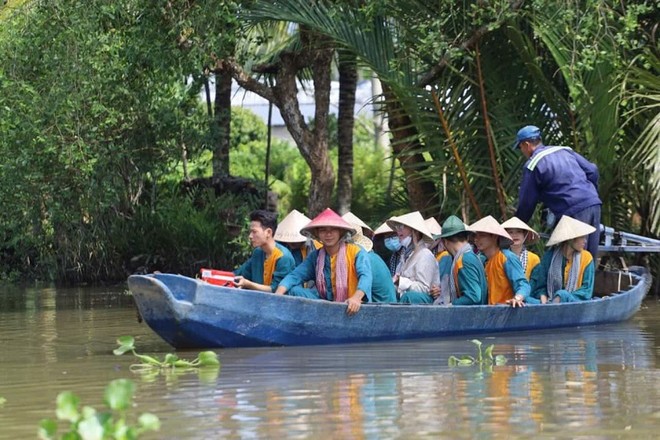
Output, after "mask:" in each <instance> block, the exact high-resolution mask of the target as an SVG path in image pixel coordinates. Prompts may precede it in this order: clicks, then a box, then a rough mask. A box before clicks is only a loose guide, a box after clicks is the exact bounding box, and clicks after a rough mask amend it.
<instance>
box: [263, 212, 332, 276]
mask: <svg viewBox="0 0 660 440" xmlns="http://www.w3.org/2000/svg"><path fill="white" fill-rule="evenodd" d="M309 222H311V220H310V219H309V217H307V216H306V215H305V214H303V213H301V212H299V211H298V210H296V209H294V210H293V211H291V212H290V213H289V214H287V216H286V217H284V219H282V221H281V222H280V224H279V226H278V227H277V232H276V233H275V237H274V238H275V241H277V242H278V243H282V244H283V245H284V246H286V247H287V248H289V250H290V251H291V255H293V259H294V260H295V261H296V266H297V265H299V264H300V263H302V261H303V260H304V259H305V258H307V255H309V254H310V253H311V252H312V251H313V250H314V249H318V248H320V247H321V243H319V242H318V241H316V240H312V239H310V238H309V237H305V236H304V235H302V234H301V233H300V230H301V229H302V228H304V227H305V226H307V225H308V224H309Z"/></svg>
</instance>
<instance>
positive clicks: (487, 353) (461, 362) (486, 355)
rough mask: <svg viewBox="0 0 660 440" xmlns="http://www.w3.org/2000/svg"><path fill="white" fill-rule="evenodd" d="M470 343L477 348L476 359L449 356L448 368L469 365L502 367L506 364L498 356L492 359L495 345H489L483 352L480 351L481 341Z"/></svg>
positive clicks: (503, 359) (501, 357)
mask: <svg viewBox="0 0 660 440" xmlns="http://www.w3.org/2000/svg"><path fill="white" fill-rule="evenodd" d="M470 342H472V343H473V344H474V345H476V346H477V357H476V358H474V357H472V356H469V355H465V356H462V357H460V358H458V357H456V356H449V360H448V363H449V366H450V367H456V366H461V367H462V366H470V365H475V364H477V365H504V364H506V358H505V357H504V356H503V355H501V354H498V355H497V356H495V357H493V348H494V347H495V345H489V346H488V347H486V349H485V350H483V352H482V350H481V345H482V343H481V341H480V340H478V339H473V340H472V341H470Z"/></svg>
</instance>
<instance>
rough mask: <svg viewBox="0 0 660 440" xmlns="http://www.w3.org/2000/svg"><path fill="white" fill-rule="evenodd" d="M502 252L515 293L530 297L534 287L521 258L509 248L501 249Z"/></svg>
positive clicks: (505, 267)
mask: <svg viewBox="0 0 660 440" xmlns="http://www.w3.org/2000/svg"><path fill="white" fill-rule="evenodd" d="M501 252H502V253H503V254H504V256H505V257H506V262H505V263H504V273H505V274H506V277H507V278H508V279H509V282H510V283H511V288H512V289H513V294H514V295H522V296H523V298H525V299H527V298H529V295H530V294H531V292H532V288H531V286H530V284H529V281H527V276H526V275H525V270H524V269H523V267H522V263H521V262H520V258H518V256H517V255H516V254H514V253H513V252H512V251H510V250H509V249H501Z"/></svg>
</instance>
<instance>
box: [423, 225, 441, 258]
mask: <svg viewBox="0 0 660 440" xmlns="http://www.w3.org/2000/svg"><path fill="white" fill-rule="evenodd" d="M424 223H425V224H426V228H427V229H428V230H429V232H430V233H431V237H432V238H433V239H432V240H431V241H429V242H428V246H427V247H428V248H429V250H430V251H431V253H433V255H434V256H435V259H436V261H440V256H441V255H442V254H443V252H446V251H445V248H444V246H442V239H441V238H440V234H442V228H441V227H440V223H438V221H437V220H436V219H435V218H433V217H429V218H427V219H426V220H424Z"/></svg>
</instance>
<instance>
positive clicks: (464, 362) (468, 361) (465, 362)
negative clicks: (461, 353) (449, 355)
mask: <svg viewBox="0 0 660 440" xmlns="http://www.w3.org/2000/svg"><path fill="white" fill-rule="evenodd" d="M472 364H474V359H465V358H463V359H461V360H459V361H458V365H472Z"/></svg>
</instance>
